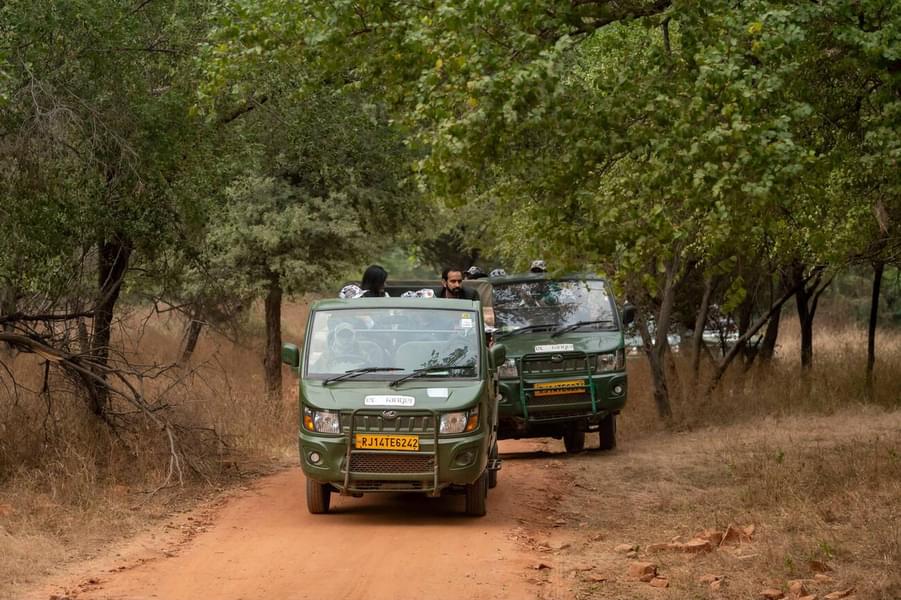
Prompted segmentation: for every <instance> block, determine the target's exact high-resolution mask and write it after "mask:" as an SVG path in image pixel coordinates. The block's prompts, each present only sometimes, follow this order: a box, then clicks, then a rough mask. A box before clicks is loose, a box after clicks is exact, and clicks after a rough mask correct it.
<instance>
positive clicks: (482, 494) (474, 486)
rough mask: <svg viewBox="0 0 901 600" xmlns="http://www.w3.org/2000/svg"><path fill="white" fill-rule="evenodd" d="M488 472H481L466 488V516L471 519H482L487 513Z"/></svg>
mask: <svg viewBox="0 0 901 600" xmlns="http://www.w3.org/2000/svg"><path fill="white" fill-rule="evenodd" d="M487 498H488V470H487V469H486V470H484V471H482V474H481V475H479V478H478V479H476V480H475V481H474V482H473V483H470V484H468V485H467V486H466V514H467V515H469V516H471V517H484V516H485V513H487V512H488V507H487V502H486V500H487Z"/></svg>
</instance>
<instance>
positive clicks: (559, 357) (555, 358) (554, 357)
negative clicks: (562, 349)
mask: <svg viewBox="0 0 901 600" xmlns="http://www.w3.org/2000/svg"><path fill="white" fill-rule="evenodd" d="M551 362H555V363H558V362H563V355H562V354H553V355H551Z"/></svg>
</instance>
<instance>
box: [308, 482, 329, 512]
mask: <svg viewBox="0 0 901 600" xmlns="http://www.w3.org/2000/svg"><path fill="white" fill-rule="evenodd" d="M331 500H332V488H331V486H330V485H329V484H327V483H319V482H318V481H313V480H312V479H310V478H309V477H308V478H307V510H308V511H310V513H311V514H314V515H322V514H325V513H327V512H328V507H329V504H331Z"/></svg>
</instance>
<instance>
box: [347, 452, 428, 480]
mask: <svg viewBox="0 0 901 600" xmlns="http://www.w3.org/2000/svg"><path fill="white" fill-rule="evenodd" d="M434 468H435V462H434V457H433V456H432V455H431V454H408V455H399V454H378V453H375V452H353V453H351V455H350V470H351V472H353V473H429V472H431V471H432V470H434ZM355 485H356V482H355Z"/></svg>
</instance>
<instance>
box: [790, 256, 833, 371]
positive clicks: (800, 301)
mask: <svg viewBox="0 0 901 600" xmlns="http://www.w3.org/2000/svg"><path fill="white" fill-rule="evenodd" d="M804 272H805V266H804V265H803V264H801V263H796V264H795V265H794V266H793V267H792V277H793V279H794V285H795V288H796V289H797V292H796V294H795V304H796V305H797V307H798V321H799V324H800V325H801V370H802V372H805V373H806V372H808V371H809V370H810V367H811V366H813V318H814V317H815V316H816V313H817V306H818V304H819V301H820V296H821V295H822V294H823V292H825V291H826V289H827V288H828V287H829V286H830V285H831V284H832V278H831V277H830V278H829V279H827V280H826V282H825V283H824V282H823V281H822V279H823V269H822V268H816V269H814V272H813V273H812V274H811V275H810V276H806V277H805V275H804ZM808 283H809V285H808Z"/></svg>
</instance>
